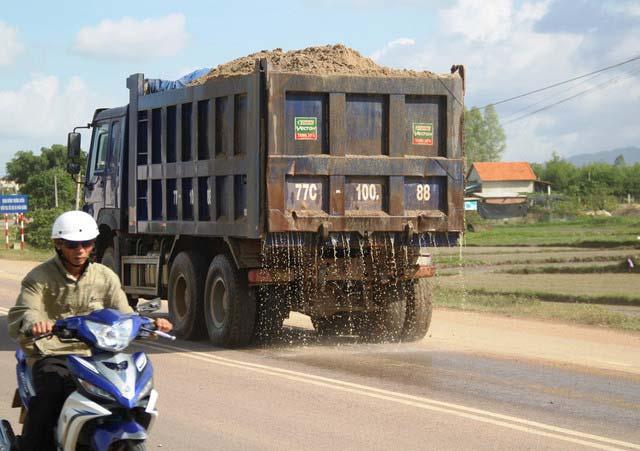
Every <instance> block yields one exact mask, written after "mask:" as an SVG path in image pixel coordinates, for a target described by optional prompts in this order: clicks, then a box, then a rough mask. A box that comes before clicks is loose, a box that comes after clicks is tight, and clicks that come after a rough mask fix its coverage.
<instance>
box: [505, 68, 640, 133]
mask: <svg viewBox="0 0 640 451" xmlns="http://www.w3.org/2000/svg"><path fill="white" fill-rule="evenodd" d="M639 68H640V64H637V65H635V66H634V67H632V68H631V70H630V71H628V72H626V74H633V73H635V72H636V71H637V69H639ZM603 75H605V74H604V73H602V72H601V73H598V74H595V75H592V76H590V77H588V78H585V79H583V80H582V81H580V82H579V83H576V84H575V85H573V86H571V87H569V88H568V89H567V91H564V92H560V93H554V94H552V95H550V96H546V97H543V98H541V99H540V100H537V101H535V102H533V103H531V104H529V105H527V106H525V107H523V108H520V109H518V110H515V111H512V112H510V113H508V114H506V115H503V117H502V119H503V120H506V121H509V120H510V119H512V118H514V117H516V116H518V115H519V114H520V113H524V112H525V111H527V110H531V109H532V108H534V107H535V106H536V105H540V104H541V103H544V102H548V101H549V102H550V101H553V100H554V99H557V98H558V97H559V96H560V95H562V94H568V93H569V92H570V91H572V90H575V89H576V88H578V87H580V86H583V85H586V84H588V83H589V82H592V81H594V80H595V79H596V78H598V77H601V76H603ZM616 77H617V76H616ZM616 77H614V78H616Z"/></svg>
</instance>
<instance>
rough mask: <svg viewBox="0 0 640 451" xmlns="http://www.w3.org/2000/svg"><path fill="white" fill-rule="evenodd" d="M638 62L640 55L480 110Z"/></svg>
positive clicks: (493, 103)
mask: <svg viewBox="0 0 640 451" xmlns="http://www.w3.org/2000/svg"><path fill="white" fill-rule="evenodd" d="M637 60H640V55H637V56H634V57H633V58H629V59H628V60H625V61H622V62H619V63H616V64H612V65H611V66H607V67H603V68H601V69H598V70H594V71H593V72H589V73H588V74H584V75H579V76H577V77H573V78H570V79H568V80H564V81H561V82H558V83H554V84H552V85H549V86H545V87H543V88H538V89H534V90H533V91H529V92H525V93H524V94H519V95H517V96H514V97H509V98H508V99H503V100H499V101H497V102H492V103H489V104H487V105H485V106H483V107H480V108H478V109H479V110H484V109H485V108H488V107H490V106H496V105H500V104H502V103H506V102H511V101H512V100H516V99H521V98H523V97H526V96H530V95H531V94H536V93H538V92H542V91H546V90H547V89H551V88H555V87H557V86H562V85H565V84H567V83H571V82H572V81H576V80H579V79H581V78H585V77H589V76H591V75H594V74H597V73H600V72H604V71H607V70H610V69H614V68H616V67H620V66H623V65H625V64H628V63H631V62H633V61H637Z"/></svg>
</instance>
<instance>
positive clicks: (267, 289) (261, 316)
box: [250, 286, 289, 343]
mask: <svg viewBox="0 0 640 451" xmlns="http://www.w3.org/2000/svg"><path fill="white" fill-rule="evenodd" d="M250 290H252V293H251V294H252V295H254V296H256V298H255V299H256V322H255V326H254V333H253V338H254V340H255V341H256V342H257V343H268V342H270V341H272V340H274V339H276V338H280V337H282V332H283V330H282V323H283V322H284V320H285V318H287V317H288V316H289V308H288V307H287V306H286V303H280V302H279V301H281V300H282V299H285V298H286V288H285V289H283V288H282V287H278V286H263V287H254V288H250ZM282 304H284V305H282Z"/></svg>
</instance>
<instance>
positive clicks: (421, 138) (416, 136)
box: [411, 122, 433, 146]
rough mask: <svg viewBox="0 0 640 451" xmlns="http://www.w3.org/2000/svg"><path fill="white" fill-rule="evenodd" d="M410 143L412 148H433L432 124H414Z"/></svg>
mask: <svg viewBox="0 0 640 451" xmlns="http://www.w3.org/2000/svg"><path fill="white" fill-rule="evenodd" d="M411 143H412V144H413V145H414V146H433V123H432V122H414V123H413V139H412V141H411Z"/></svg>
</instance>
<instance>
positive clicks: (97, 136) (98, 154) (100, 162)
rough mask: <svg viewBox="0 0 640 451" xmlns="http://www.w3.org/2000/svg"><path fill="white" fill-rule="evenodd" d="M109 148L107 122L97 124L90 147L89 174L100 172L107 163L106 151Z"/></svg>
mask: <svg viewBox="0 0 640 451" xmlns="http://www.w3.org/2000/svg"><path fill="white" fill-rule="evenodd" d="M108 149H109V124H108V123H104V124H100V125H98V126H97V127H96V128H95V129H94V132H93V142H92V148H91V155H92V160H91V174H92V175H95V174H101V173H103V172H104V170H105V168H106V164H107V151H108Z"/></svg>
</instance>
